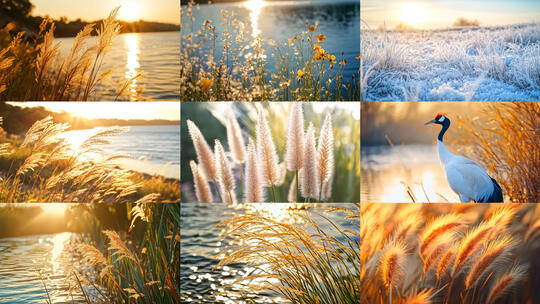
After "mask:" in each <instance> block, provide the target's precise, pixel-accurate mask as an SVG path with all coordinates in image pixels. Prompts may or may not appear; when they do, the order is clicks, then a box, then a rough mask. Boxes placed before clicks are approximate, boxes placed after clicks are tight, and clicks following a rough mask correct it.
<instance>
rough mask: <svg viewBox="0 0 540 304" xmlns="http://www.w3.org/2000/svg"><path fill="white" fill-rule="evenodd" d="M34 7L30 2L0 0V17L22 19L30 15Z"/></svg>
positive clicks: (27, 0)
mask: <svg viewBox="0 0 540 304" xmlns="http://www.w3.org/2000/svg"><path fill="white" fill-rule="evenodd" d="M32 8H34V5H33V4H32V3H31V2H30V0H0V15H5V16H8V17H11V18H13V19H22V18H25V17H26V16H28V15H29V14H30V12H31V11H32Z"/></svg>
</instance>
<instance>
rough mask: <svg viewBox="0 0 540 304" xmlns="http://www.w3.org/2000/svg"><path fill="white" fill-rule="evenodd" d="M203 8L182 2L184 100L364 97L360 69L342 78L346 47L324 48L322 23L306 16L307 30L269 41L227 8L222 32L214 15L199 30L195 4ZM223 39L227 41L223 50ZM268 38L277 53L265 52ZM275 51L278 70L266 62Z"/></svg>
mask: <svg viewBox="0 0 540 304" xmlns="http://www.w3.org/2000/svg"><path fill="white" fill-rule="evenodd" d="M198 9H199V5H198V4H195V2H194V1H192V0H190V1H189V2H188V3H187V5H186V6H184V7H181V10H182V12H181V14H182V20H185V21H187V22H185V23H183V24H181V27H180V34H181V53H182V54H181V56H180V57H181V58H180V99H181V100H186V101H215V100H217V101H226V100H240V101H258V100H259V101H260V100H280V101H320V100H350V101H358V100H359V98H360V89H359V87H360V79H359V77H358V74H356V77H355V75H354V74H353V76H352V77H351V79H343V75H342V74H343V69H344V68H345V65H346V64H347V61H346V60H345V58H344V57H343V55H344V53H343V51H342V52H341V55H340V54H330V53H329V52H327V51H325V50H324V48H323V47H324V45H323V41H324V40H325V39H326V36H325V35H324V34H323V33H318V34H317V32H318V31H319V30H320V29H319V27H318V25H317V24H310V23H309V22H307V21H306V24H305V25H306V28H305V31H303V32H301V33H298V34H296V35H294V36H293V37H290V38H288V39H285V40H284V41H279V42H274V41H269V42H266V41H263V40H262V39H261V38H260V37H256V38H253V37H251V36H250V35H249V34H247V33H246V26H245V25H244V23H243V22H241V21H239V20H238V19H236V18H235V17H234V16H233V14H232V13H231V12H227V11H225V10H223V11H222V26H223V31H222V32H221V33H219V32H218V31H216V25H213V24H212V22H211V21H210V20H205V21H204V22H203V24H202V27H201V28H200V29H199V30H198V31H197V30H196V29H195V26H194V22H195V17H194V10H198ZM229 28H230V29H229ZM218 43H220V44H221V45H223V47H222V49H221V50H219V49H218V48H217V46H216V45H217V44H218ZM265 43H268V44H269V45H271V47H272V49H273V52H272V54H265V51H264V48H263V45H264V44H265ZM220 52H221V54H220ZM340 56H341V57H340ZM270 57H272V58H273V59H274V64H275V65H276V70H275V72H270V71H269V70H267V69H266V67H265V65H267V64H268V63H269V61H267V60H266V58H270ZM359 72H360V71H359Z"/></svg>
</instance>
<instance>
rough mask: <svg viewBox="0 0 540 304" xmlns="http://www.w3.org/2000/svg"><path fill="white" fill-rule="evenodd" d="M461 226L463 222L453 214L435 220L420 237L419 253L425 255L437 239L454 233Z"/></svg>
mask: <svg viewBox="0 0 540 304" xmlns="http://www.w3.org/2000/svg"><path fill="white" fill-rule="evenodd" d="M463 225H464V221H463V219H462V217H461V216H460V215H458V214H455V213H451V214H447V215H444V216H439V217H437V218H435V219H434V220H433V221H431V222H430V223H429V224H428V225H427V226H426V229H425V230H424V232H423V233H422V235H421V236H420V253H422V254H423V253H425V252H426V250H427V249H429V247H430V246H431V244H433V243H435V242H436V241H437V239H438V238H440V237H442V236H444V235H445V234H447V233H449V232H452V231H455V230H456V229H458V228H460V227H462V226H463Z"/></svg>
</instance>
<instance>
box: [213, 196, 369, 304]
mask: <svg viewBox="0 0 540 304" xmlns="http://www.w3.org/2000/svg"><path fill="white" fill-rule="evenodd" d="M359 210H360V205H359V204H355V205H354V207H352V208H350V209H349V208H330V209H328V210H326V212H343V213H345V215H344V216H345V218H348V219H349V220H350V221H351V223H352V224H353V225H354V226H355V227H358V225H359V217H360V214H359ZM305 220H306V222H307V223H308V224H309V229H308V231H309V230H312V231H313V232H312V233H308V232H307V231H306V230H305V229H304V228H300V227H298V226H296V225H293V224H286V223H281V222H279V221H275V220H272V219H269V218H267V217H265V216H263V215H260V214H246V215H242V216H237V217H235V218H232V219H228V220H225V221H223V222H222V223H221V224H220V225H221V226H224V227H225V231H226V233H225V236H226V237H227V238H231V239H233V240H237V241H239V242H238V245H236V243H235V245H234V246H233V247H232V248H231V249H232V250H229V249H227V250H228V251H227V253H226V254H224V255H222V256H223V258H222V259H221V260H220V262H219V264H218V266H217V267H222V266H225V265H227V264H229V263H238V262H241V263H246V264H248V265H249V266H250V267H254V268H256V269H260V270H261V271H259V272H256V273H255V274H253V275H251V276H246V277H242V278H239V279H238V280H236V281H235V282H232V283H231V284H230V285H227V288H228V289H229V288H230V287H232V286H233V285H234V284H247V285H248V286H249V287H250V288H253V290H260V291H264V290H272V291H275V292H278V293H279V294H280V295H281V296H282V297H283V298H285V299H286V300H288V301H290V302H291V303H313V304H314V303H329V304H334V303H335V304H337V303H351V304H352V303H359V302H360V282H359V278H360V273H359V271H360V268H359V267H360V265H359V264H358V260H359V258H360V243H359V233H358V230H356V229H354V230H347V229H344V228H342V227H340V226H338V225H336V224H334V223H332V222H331V221H330V220H329V219H328V218H326V217H324V216H323V217H322V218H320V219H319V218H317V219H315V218H312V217H309V216H305ZM323 223H326V224H327V227H329V228H323V227H324V226H322V225H323ZM331 230H335V232H331ZM255 278H257V279H258V282H257V283H255V282H253V281H252V279H255ZM276 279H277V280H278V281H276ZM261 282H262V283H261ZM228 289H227V290H228ZM231 292H232V291H231ZM227 293H228V294H230V293H229V291H228V292H227Z"/></svg>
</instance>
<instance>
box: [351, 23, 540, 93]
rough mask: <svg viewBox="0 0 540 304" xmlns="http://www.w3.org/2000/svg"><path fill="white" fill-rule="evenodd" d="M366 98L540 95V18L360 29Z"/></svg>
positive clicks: (361, 67)
mask: <svg viewBox="0 0 540 304" xmlns="http://www.w3.org/2000/svg"><path fill="white" fill-rule="evenodd" d="M360 57H361V63H360V73H361V74H360V86H361V93H360V98H361V100H367V101H386V100H388V101H391V100H400V101H403V100H408V101H442V100H444V101H465V100H473V101H535V100H539V99H540V23H533V24H522V25H514V26H503V27H501V26H499V27H468V28H465V27H460V28H450V29H443V30H403V31H400V30H386V31H385V30H381V29H379V30H373V29H368V28H365V27H363V28H362V29H361V31H360Z"/></svg>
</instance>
